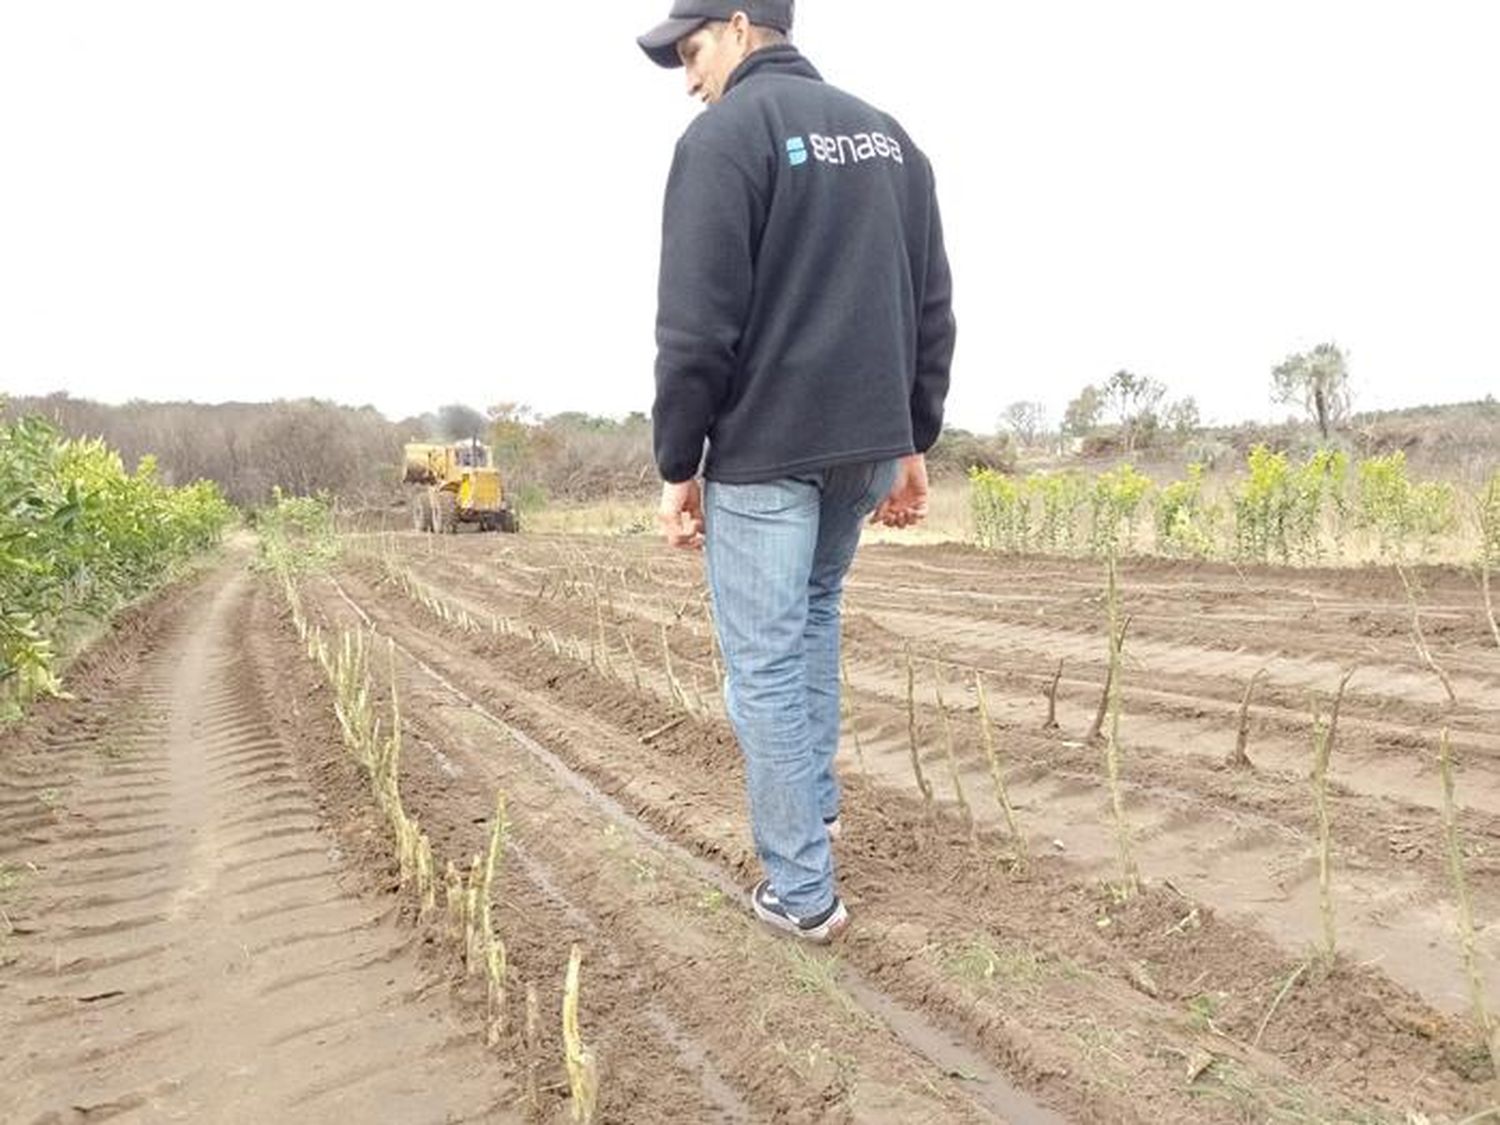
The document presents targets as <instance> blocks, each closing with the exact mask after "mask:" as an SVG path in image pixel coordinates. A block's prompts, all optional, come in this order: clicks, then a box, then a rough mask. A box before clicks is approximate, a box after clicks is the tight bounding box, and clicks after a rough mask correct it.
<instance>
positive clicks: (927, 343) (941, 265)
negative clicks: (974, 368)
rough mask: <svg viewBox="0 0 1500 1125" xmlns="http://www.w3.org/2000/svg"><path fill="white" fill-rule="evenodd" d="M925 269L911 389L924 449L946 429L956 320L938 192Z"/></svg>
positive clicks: (915, 432) (915, 435)
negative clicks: (915, 362)
mask: <svg viewBox="0 0 1500 1125" xmlns="http://www.w3.org/2000/svg"><path fill="white" fill-rule="evenodd" d="M928 213H929V219H928V230H927V274H926V278H925V280H924V282H923V285H922V307H921V308H920V309H919V310H918V313H917V316H918V321H917V376H916V381H915V383H913V385H912V393H911V430H912V444H913V445H914V446H915V447H916V451H917V452H918V453H926V452H927V451H928V450H929V449H931V448H932V445H933V443H934V442H936V441H937V439H938V435H939V434H940V433H941V432H942V429H943V402H944V400H945V399H946V398H947V397H948V370H949V367H950V366H951V365H952V363H953V344H954V341H955V339H956V338H957V335H958V325H957V323H956V322H955V321H954V319H953V278H952V276H951V275H950V274H949V272H948V254H947V251H945V250H944V249H943V220H942V217H941V216H940V215H939V214H938V204H937V192H936V189H935V188H934V189H933V194H932V198H931V199H930V201H929V211H928Z"/></svg>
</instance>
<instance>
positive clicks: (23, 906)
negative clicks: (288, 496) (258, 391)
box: [0, 561, 514, 1125]
mask: <svg viewBox="0 0 1500 1125" xmlns="http://www.w3.org/2000/svg"><path fill="white" fill-rule="evenodd" d="M264 597H265V594H264V592H263V591H262V590H261V588H260V587H259V585H258V583H257V582H256V581H255V580H254V579H252V577H251V576H250V575H249V573H248V572H247V571H246V570H245V569H244V567H243V565H242V561H240V562H231V563H230V564H229V565H227V566H225V567H222V568H220V569H219V570H217V571H216V572H214V573H213V574H212V575H210V576H209V577H208V578H207V579H206V580H203V581H201V582H199V583H198V584H196V585H195V586H194V587H193V588H191V589H188V590H183V591H178V592H177V594H176V595H175V599H174V601H173V602H172V604H171V605H170V606H169V607H167V608H164V609H162V610H160V611H159V613H158V615H157V620H155V621H153V622H151V623H149V624H147V625H145V626H142V629H141V631H140V632H139V633H137V635H136V637H135V638H134V640H133V641H131V640H127V641H124V642H121V643H122V645H123V646H124V647H123V648H122V649H121V650H120V651H118V652H116V653H114V654H113V656H112V658H109V657H106V658H104V660H103V663H104V664H106V665H109V667H106V668H103V669H99V668H96V669H95V670H94V672H93V673H92V674H90V673H88V672H85V673H84V675H83V679H82V682H81V684H80V685H79V686H78V687H77V688H76V690H78V691H79V692H80V693H81V694H83V695H84V696H85V698H84V699H82V700H81V701H80V702H79V703H78V704H76V705H73V706H71V707H65V706H62V705H56V704H54V705H52V706H51V707H49V708H46V709H44V710H45V711H46V714H43V715H41V716H39V718H38V719H37V721H36V722H35V723H33V724H32V725H31V726H30V727H28V728H27V731H26V733H25V734H24V735H21V736H17V737H15V738H12V739H10V740H9V741H10V745H5V744H4V743H0V851H3V854H0V863H3V864H4V867H3V868H0V870H3V871H4V872H5V873H7V877H6V879H5V881H4V883H0V888H3V889H0V908H3V909H4V911H5V914H6V918H5V919H4V921H6V922H8V925H6V926H4V927H0V934H8V936H7V937H5V938H4V939H3V941H4V944H3V946H0V1043H4V1045H5V1047H4V1051H3V1054H0V1120H4V1121H7V1122H36V1123H38V1125H40V1123H43V1122H68V1121H90V1122H92V1121H102V1120H106V1119H119V1120H131V1121H226V1122H228V1121H236V1122H238V1121H244V1122H267V1121H292V1120H297V1121H327V1120H334V1119H335V1118H338V1119H344V1120H355V1121H376V1120H380V1121H402V1122H420V1121H433V1122H439V1121H462V1120H499V1119H502V1118H503V1117H504V1116H505V1109H504V1107H506V1106H508V1105H509V1104H511V1102H512V1101H513V1099H514V1091H513V1090H511V1089H507V1087H506V1085H505V1084H504V1082H503V1080H502V1079H501V1078H500V1076H499V1075H497V1074H496V1073H495V1071H494V1069H493V1068H492V1067H489V1066H487V1065H486V1063H487V1061H488V1060H487V1058H486V1057H485V1054H484V1052H483V1051H482V1049H481V1048H480V1047H479V1045H478V1044H477V1043H475V1041H474V1039H473V1037H472V1035H470V1034H466V1033H465V1029H464V1028H463V1027H462V1026H461V1023H460V1021H459V1020H458V1019H457V1018H456V1017H455V1014H454V1012H453V1010H452V1007H451V1005H450V1004H449V1003H448V1001H447V999H446V997H445V996H444V995H443V994H442V992H441V991H440V990H439V991H436V992H434V990H433V989H432V984H433V980H432V974H431V972H430V971H429V970H426V969H424V968H423V967H422V965H421V964H420V963H419V958H418V953H417V950H416V948H415V947H414V943H413V941H412V939H411V933H410V931H409V930H406V929H404V928H402V927H400V926H399V925H398V924H397V922H396V919H395V918H394V916H393V914H394V912H393V911H392V910H391V909H390V907H389V904H388V900H387V901H386V902H382V901H380V899H378V898H376V897H374V896H371V895H369V894H368V893H366V885H365V884H364V882H363V881H362V879H361V877H360V876H359V875H358V873H355V872H351V870H350V869H349V865H348V863H347V862H346V861H345V859H344V858H343V856H342V855H341V852H340V847H339V844H338V842H337V840H336V839H335V837H334V836H333V835H331V834H330V833H329V832H328V831H326V830H325V829H324V828H323V826H322V825H321V823H320V813H319V804H318V801H317V799H316V797H315V795H314V793H313V792H312V791H311V790H310V788H309V785H308V782H307V780H306V778H305V776H304V775H303V773H302V771H301V770H300V768H299V765H298V762H297V760H296V757H295V755H294V754H293V753H292V749H291V747H289V745H288V744H287V741H286V739H285V738H284V737H283V734H282V724H281V721H280V718H279V716H278V714H277V708H278V703H277V701H276V696H275V692H274V688H273V683H274V674H275V673H274V669H273V668H272V667H271V666H270V661H271V660H272V659H273V658H274V653H273V652H272V651H271V650H269V649H268V648H267V646H266V638H265V636H264V635H257V634H256V632H255V630H254V629H253V628H252V619H253V618H254V616H255V615H256V613H257V611H259V612H260V613H262V614H263V613H264V609H265V607H264V605H259V606H258V605H257V603H258V601H260V600H261V599H264ZM132 644H134V646H135V647H134V648H132V647H131V645H132Z"/></svg>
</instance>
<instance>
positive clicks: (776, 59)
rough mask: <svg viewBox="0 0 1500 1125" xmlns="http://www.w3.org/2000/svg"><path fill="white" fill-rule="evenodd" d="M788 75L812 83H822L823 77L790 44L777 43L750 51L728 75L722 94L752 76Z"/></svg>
mask: <svg viewBox="0 0 1500 1125" xmlns="http://www.w3.org/2000/svg"><path fill="white" fill-rule="evenodd" d="M761 73H764V74H789V75H791V76H793V77H794V78H811V79H812V80H813V81H814V82H821V81H823V76H822V75H821V74H819V73H818V70H817V68H816V67H815V66H813V64H812V63H810V62H808V61H807V60H806V59H805V58H803V57H802V53H801V52H800V51H798V50H797V48H796V47H794V46H792V45H791V44H790V43H777V44H774V45H773V46H770V47H762V48H761V49H760V50H758V51H752V52H751V53H750V54H749V56H747V57H746V58H745V60H744V61H743V62H741V63H740V65H739V66H737V67H735V68H734V70H732V71H731V72H730V74H729V80H728V81H727V82H725V83H724V93H726V94H727V93H729V91H730V90H733V89H734V88H735V87H736V86H738V85H739V84H740V83H741V82H743V81H745V79H747V78H749V77H750V76H751V75H753V74H761Z"/></svg>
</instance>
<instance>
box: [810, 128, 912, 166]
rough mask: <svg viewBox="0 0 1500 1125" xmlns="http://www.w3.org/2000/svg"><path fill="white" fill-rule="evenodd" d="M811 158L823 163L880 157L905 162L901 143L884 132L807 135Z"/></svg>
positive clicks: (839, 162)
mask: <svg viewBox="0 0 1500 1125" xmlns="http://www.w3.org/2000/svg"><path fill="white" fill-rule="evenodd" d="M807 140H808V144H809V145H811V147H812V154H813V158H814V159H816V160H818V161H820V162H822V163H824V164H859V163H861V162H862V161H865V160H871V159H874V158H875V157H880V158H882V159H885V160H894V161H895V162H896V163H897V164H905V163H906V160H905V158H904V157H903V156H902V154H901V145H900V143H899V142H898V141H897V140H896V138H895V137H888V136H886V135H885V134H884V133H855V134H854V135H853V136H852V137H850V136H844V135H842V134H841V135H839V136H836V137H825V136H822V135H821V134H818V133H809V134H808V135H807Z"/></svg>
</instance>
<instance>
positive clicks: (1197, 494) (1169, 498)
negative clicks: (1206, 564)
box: [1156, 464, 1220, 559]
mask: <svg viewBox="0 0 1500 1125" xmlns="http://www.w3.org/2000/svg"><path fill="white" fill-rule="evenodd" d="M1203 471H1204V469H1203V466H1202V465H1201V464H1195V465H1189V466H1188V470H1187V477H1186V478H1185V479H1183V480H1178V481H1173V482H1172V483H1171V484H1169V485H1167V486H1166V487H1164V488H1163V489H1162V490H1161V491H1160V492H1159V493H1158V494H1157V497H1156V546H1157V549H1158V550H1160V551H1162V552H1163V553H1165V554H1168V555H1174V556H1176V557H1178V558H1194V559H1206V558H1208V557H1210V556H1211V555H1212V554H1213V553H1214V539H1215V534H1216V531H1217V528H1218V523H1219V517H1220V510H1219V508H1218V506H1217V505H1214V504H1209V503H1207V502H1205V500H1204V498H1203Z"/></svg>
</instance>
